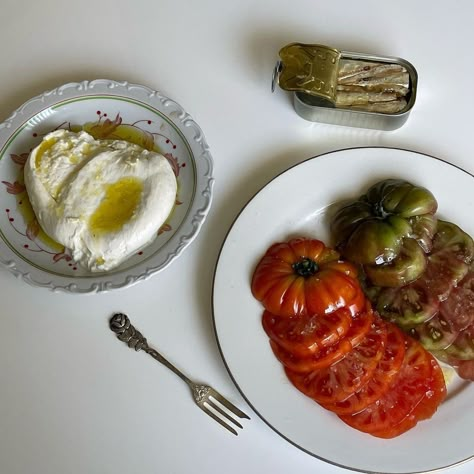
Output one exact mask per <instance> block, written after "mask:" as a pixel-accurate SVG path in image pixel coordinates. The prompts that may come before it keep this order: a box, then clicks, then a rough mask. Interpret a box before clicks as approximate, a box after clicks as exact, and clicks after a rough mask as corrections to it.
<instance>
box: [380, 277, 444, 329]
mask: <svg viewBox="0 0 474 474" xmlns="http://www.w3.org/2000/svg"><path fill="white" fill-rule="evenodd" d="M374 305H375V309H376V310H377V312H378V313H379V314H380V315H381V316H382V317H383V318H384V319H386V320H387V321H391V322H393V323H395V324H397V325H398V326H400V327H402V328H403V329H410V328H412V327H414V326H417V325H418V324H421V323H423V322H425V321H428V320H429V319H431V318H432V317H433V316H434V315H435V314H436V313H437V312H438V310H439V305H440V302H439V300H438V298H437V297H436V296H434V295H433V294H432V292H431V291H430V289H429V288H428V287H427V285H426V284H425V282H424V281H423V277H421V278H419V279H418V280H416V281H414V282H412V283H409V284H408V285H405V286H401V287H398V288H381V289H380V291H379V292H378V293H377V294H376V297H375V298H374Z"/></svg>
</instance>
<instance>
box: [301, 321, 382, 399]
mask: <svg viewBox="0 0 474 474" xmlns="http://www.w3.org/2000/svg"><path fill="white" fill-rule="evenodd" d="M386 340H387V330H386V328H385V324H384V322H383V321H382V319H381V318H376V320H375V322H374V324H372V328H371V329H370V331H369V332H368V333H367V335H366V336H365V337H364V339H363V340H362V341H361V342H360V343H359V344H358V345H356V346H355V347H354V348H353V349H352V350H351V351H350V352H349V353H347V354H346V355H345V357H344V358H343V359H342V360H341V361H339V362H337V363H336V364H333V365H331V366H329V367H327V368H325V369H322V370H318V371H315V372H312V373H311V374H310V375H311V386H312V390H311V393H312V398H313V399H314V400H315V401H317V402H318V403H334V402H338V401H341V400H345V399H346V398H347V397H349V396H350V395H352V394H353V393H354V392H355V391H357V390H358V389H360V388H361V387H362V386H363V385H365V384H366V383H367V382H368V381H369V380H370V379H371V377H372V375H373V373H374V371H375V369H376V367H377V363H378V362H379V360H380V359H381V357H382V355H383V353H384V347H385V341H386Z"/></svg>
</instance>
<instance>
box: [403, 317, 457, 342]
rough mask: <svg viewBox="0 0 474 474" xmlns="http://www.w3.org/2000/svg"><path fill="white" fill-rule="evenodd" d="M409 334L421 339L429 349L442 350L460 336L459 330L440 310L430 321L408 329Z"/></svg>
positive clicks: (418, 339)
mask: <svg viewBox="0 0 474 474" xmlns="http://www.w3.org/2000/svg"><path fill="white" fill-rule="evenodd" d="M408 334H410V336H412V337H413V338H414V339H416V340H417V341H419V342H420V343H421V344H422V345H423V347H425V349H427V350H429V351H442V350H444V349H446V348H447V347H449V346H450V345H451V344H452V343H453V342H454V341H455V340H456V338H457V337H458V335H459V331H457V330H456V329H454V327H453V325H452V324H451V322H450V321H449V320H447V319H446V318H445V317H444V316H443V314H442V313H441V312H438V314H436V315H435V316H434V317H433V318H431V319H430V320H429V321H426V322H425V323H423V324H420V325H418V326H416V327H414V328H411V329H410V330H409V331H408Z"/></svg>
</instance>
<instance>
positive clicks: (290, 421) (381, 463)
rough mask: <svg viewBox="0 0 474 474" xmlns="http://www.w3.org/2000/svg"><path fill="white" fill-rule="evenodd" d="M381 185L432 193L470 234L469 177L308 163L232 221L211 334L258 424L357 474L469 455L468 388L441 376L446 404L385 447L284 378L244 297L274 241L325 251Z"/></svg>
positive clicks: (344, 156) (422, 159)
mask: <svg viewBox="0 0 474 474" xmlns="http://www.w3.org/2000/svg"><path fill="white" fill-rule="evenodd" d="M386 178H398V179H404V180H407V181H409V182H411V183H413V184H416V185H420V186H423V187H425V188H427V189H429V190H430V191H431V192H432V193H433V194H434V196H435V197H436V199H437V201H438V211H437V214H438V216H439V217H440V218H442V219H445V220H449V221H451V222H454V223H456V224H457V225H458V226H460V227H461V228H462V229H463V230H464V231H465V232H467V233H469V234H470V235H474V221H473V220H472V217H471V210H472V209H473V208H474V186H473V184H474V180H473V176H472V175H471V174H469V173H468V172H466V171H464V170H462V169H460V168H458V167H456V166H454V165H451V164H449V163H448V162H446V161H443V160H441V159H438V158H435V157H432V156H429V155H425V154H422V153H416V152H413V151H408V150H402V149H396V148H383V147H364V148H351V149H346V150H339V151H334V152H330V153H327V154H324V155H320V156H317V157H314V158H311V159H309V160H307V161H305V162H303V163H300V164H298V165H296V166H294V167H292V168H290V169H289V170H287V171H285V172H284V173H282V174H280V175H279V176H277V177H276V178H274V179H273V180H272V181H270V182H269V183H268V184H267V185H266V186H265V187H264V188H263V189H261V190H260V191H259V192H258V193H257V194H256V195H255V196H254V197H253V198H252V199H251V200H250V201H249V202H248V204H247V205H246V206H245V207H244V208H243V210H242V211H241V213H240V214H239V215H238V216H237V218H236V220H235V222H234V224H233V225H232V227H231V229H230V230H229V233H228V235H227V237H226V239H225V241H224V243H223V246H222V249H221V252H220V255H219V260H218V263H217V266H216V270H215V275H214V286H213V318H214V327H215V332H216V336H217V340H218V344H219V348H220V351H221V354H222V357H223V359H224V362H225V364H226V366H227V369H228V371H229V373H230V375H231V377H232V379H233V380H234V383H235V384H236V386H237V387H238V389H239V390H240V392H241V393H242V395H243V396H244V398H245V399H246V400H247V402H248V403H249V404H250V405H251V407H252V408H253V410H254V411H255V412H256V413H257V414H258V416H259V417H260V418H261V419H262V420H263V421H264V422H265V423H267V424H268V425H269V426H270V427H271V428H272V429H273V430H275V431H276V432H277V433H278V434H280V435H281V436H282V437H283V438H285V439H286V440H287V441H289V442H290V443H292V444H293V445H295V446H296V447H298V448H300V449H301V450H303V451H305V452H307V453H308V454H310V455H312V456H315V457H317V458H319V459H321V460H324V461H326V462H328V463H331V464H334V465H336V466H340V467H343V468H347V469H351V470H354V471H360V472H370V473H375V472H377V473H397V474H399V473H418V472H430V471H435V470H438V469H443V468H446V467H449V466H453V465H456V464H458V463H462V462H467V461H469V460H471V459H473V457H474V445H473V443H472V439H473V437H474V410H472V400H473V396H474V383H473V382H470V381H466V380H462V379H460V378H459V377H458V376H457V375H456V374H455V372H454V371H453V370H448V372H447V374H448V377H447V391H448V393H447V397H446V399H445V400H444V402H443V403H442V404H441V405H440V406H439V408H438V410H437V412H436V413H435V414H434V416H432V417H431V418H430V419H428V420H423V421H421V422H419V423H418V424H417V425H416V426H415V427H414V428H413V429H411V430H409V431H408V432H406V433H404V434H402V435H400V436H398V437H395V438H392V439H380V438H377V437H373V436H370V435H369V434H366V433H362V432H360V431H357V430H355V429H353V428H351V427H349V426H348V425H346V424H345V423H343V422H342V421H341V420H340V419H339V418H338V417H337V416H336V415H334V414H333V413H331V412H329V411H327V410H325V409H324V408H322V407H321V406H319V405H318V404H316V403H315V402H314V401H313V400H311V399H310V398H309V397H307V396H305V395H303V394H302V393H301V392H299V391H298V390H297V389H296V388H295V387H294V386H293V385H292V383H291V382H290V381H289V380H288V378H287V377H286V375H285V372H284V370H283V367H282V365H281V364H280V363H279V361H278V360H277V359H276V358H275V356H274V354H273V352H272V350H271V348H270V344H269V340H268V336H267V335H266V333H265V331H264V330H263V327H262V314H263V308H262V305H261V304H260V302H259V301H257V300H256V299H255V298H254V297H253V296H252V292H251V280H252V275H253V272H254V270H255V267H256V265H257V263H258V262H259V261H260V259H261V258H262V256H263V255H264V253H265V252H266V250H267V249H268V248H269V247H270V246H271V245H272V244H273V243H275V242H285V241H288V240H289V239H291V238H294V237H307V238H313V239H319V240H322V241H323V242H325V243H326V244H327V245H331V244H332V242H331V241H330V233H329V221H330V216H331V213H332V212H333V210H334V208H335V206H338V204H340V203H341V201H344V200H346V199H350V198H357V197H359V196H360V195H362V194H363V193H364V192H365V191H366V190H367V189H368V187H369V186H370V185H372V184H374V183H375V182H377V181H380V180H382V179H386ZM394 409H396V407H395V408H394Z"/></svg>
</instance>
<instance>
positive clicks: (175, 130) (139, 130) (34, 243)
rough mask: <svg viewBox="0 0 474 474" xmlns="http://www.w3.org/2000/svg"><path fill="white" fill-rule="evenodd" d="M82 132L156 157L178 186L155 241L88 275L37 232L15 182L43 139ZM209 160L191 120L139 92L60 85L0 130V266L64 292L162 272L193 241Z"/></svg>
mask: <svg viewBox="0 0 474 474" xmlns="http://www.w3.org/2000/svg"><path fill="white" fill-rule="evenodd" d="M59 128H65V129H69V130H73V131H79V130H86V131H87V132H89V133H90V134H91V135H93V136H94V137H95V138H104V139H122V140H128V141H131V142H134V143H136V144H138V145H141V146H142V147H144V148H147V149H150V150H151V149H152V150H155V151H159V152H160V153H162V154H163V155H164V156H165V157H166V158H167V159H168V161H169V162H170V163H171V165H172V167H173V170H174V173H175V175H176V177H177V180H178V195H177V201H176V206H175V208H174V210H173V212H172V214H171V215H170V217H169V218H168V220H167V221H166V223H165V224H164V225H163V226H162V227H161V228H160V229H157V236H156V238H155V240H154V241H153V242H152V243H151V244H150V245H149V246H147V247H146V248H144V249H143V250H141V251H140V252H137V253H136V255H134V256H132V257H131V258H130V259H129V260H127V261H126V262H125V263H123V264H122V265H121V266H120V267H118V268H116V269H114V270H113V271H110V272H107V273H90V272H88V271H87V270H85V269H82V268H81V267H79V266H78V265H76V264H75V263H74V262H73V261H72V259H71V257H70V255H69V254H68V252H67V251H65V249H64V248H63V247H62V246H61V245H59V244H57V243H56V242H54V241H52V240H51V239H49V238H48V236H47V235H45V234H44V233H43V232H42V230H41V229H40V227H39V225H38V222H37V220H36V218H35V216H34V214H33V211H32V209H31V206H30V204H29V201H28V196H27V194H26V191H25V186H24V183H23V167H24V164H25V161H26V159H27V157H28V155H29V153H30V151H31V150H32V149H33V148H34V147H35V146H36V145H38V143H40V142H41V139H42V137H43V136H44V135H46V134H47V133H49V132H51V131H53V130H56V129H59ZM212 167H213V162H212V157H211V155H210V153H209V149H208V146H207V144H206V140H205V138H204V135H203V133H202V131H201V129H200V128H199V126H198V125H197V124H196V122H194V120H193V119H192V118H191V117H190V116H189V115H188V114H187V113H186V112H185V111H184V110H183V109H182V108H181V107H180V106H179V105H178V104H177V103H176V102H174V101H172V100H171V99H168V98H167V97H164V96H163V95H162V94H160V93H159V92H156V91H153V90H151V89H149V88H147V87H144V86H141V85H136V84H129V83H127V82H115V81H110V80H104V79H100V80H95V81H91V82H88V81H84V82H81V83H70V84H65V85H63V86H61V87H58V88H57V89H54V90H52V91H49V92H46V93H44V94H42V95H40V96H38V97H35V98H33V99H31V100H29V101H28V102H26V103H25V104H24V105H23V106H21V107H20V108H19V109H18V110H17V111H16V112H14V113H13V115H12V116H11V117H10V118H9V119H8V120H6V121H5V122H4V123H3V124H1V125H0V194H1V195H2V206H1V208H0V264H1V265H2V266H3V267H5V268H7V269H8V270H10V271H11V272H12V273H13V274H14V275H16V276H17V277H19V278H21V279H23V280H24V281H26V282H27V283H30V284H32V285H35V286H42V287H46V288H49V289H51V290H62V291H67V292H72V293H92V292H103V291H107V290H112V289H115V288H123V287H126V286H129V285H132V284H134V283H137V282H138V281H141V280H144V279H147V278H148V277H150V276H152V275H153V274H155V273H157V272H159V271H160V270H163V269H164V268H165V267H166V266H167V265H168V264H169V263H170V262H171V261H172V260H174V259H175V258H176V257H178V255H180V253H181V252H182V251H183V250H184V248H185V247H187V246H188V245H189V244H190V243H191V241H192V240H193V239H194V237H196V235H197V233H198V231H199V229H200V227H201V225H202V223H203V221H204V219H205V217H206V214H207V212H208V210H209V206H210V204H211V195H212V186H213V178H212Z"/></svg>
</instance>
